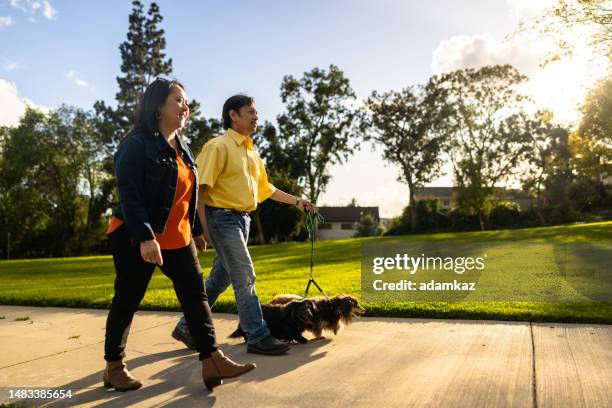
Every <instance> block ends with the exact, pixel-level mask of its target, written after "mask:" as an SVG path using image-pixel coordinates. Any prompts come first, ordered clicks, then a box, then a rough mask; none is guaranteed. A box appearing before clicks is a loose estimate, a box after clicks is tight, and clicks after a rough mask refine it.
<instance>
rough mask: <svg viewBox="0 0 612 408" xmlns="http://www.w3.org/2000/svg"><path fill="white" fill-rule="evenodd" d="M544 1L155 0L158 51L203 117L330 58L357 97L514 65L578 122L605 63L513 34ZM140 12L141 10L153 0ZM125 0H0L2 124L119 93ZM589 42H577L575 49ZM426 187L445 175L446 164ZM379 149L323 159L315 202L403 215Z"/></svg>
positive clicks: (533, 89) (274, 110) (558, 110)
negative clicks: (557, 52)
mask: <svg viewBox="0 0 612 408" xmlns="http://www.w3.org/2000/svg"><path fill="white" fill-rule="evenodd" d="M549 1H550V0H533V1H530V0H490V1H481V0H461V1H456V0H455V1H452V0H435V1H430V2H423V1H417V0H378V1H369V0H334V1H329V0H328V1H322V0H309V1H281V0H279V1H271V0H260V1H257V2H256V1H232V0H229V1H220V0H218V1H211V0H206V1H196V0H193V1H188V0H182V1H180V2H177V1H171V0H160V1H158V4H159V6H160V10H161V14H162V15H163V17H164V20H163V22H162V28H163V29H164V30H165V31H166V40H167V47H166V53H167V55H168V56H170V57H171V58H172V60H173V77H176V78H178V79H179V80H180V81H181V82H182V83H183V84H184V85H185V88H186V92H187V94H188V96H189V97H190V98H191V99H196V100H198V101H199V102H200V103H201V105H202V111H203V114H204V115H205V116H206V117H216V118H219V117H220V116H221V106H222V104H223V102H224V101H225V99H226V98H227V97H229V96H230V95H232V94H234V93H238V92H243V93H247V94H249V95H252V96H254V97H255V99H256V101H257V108H258V111H259V112H260V119H261V121H262V122H263V120H269V121H272V122H275V118H276V116H277V115H278V114H280V113H282V112H283V105H282V103H281V100H280V95H279V90H280V84H281V81H282V79H283V77H284V76H285V75H293V76H296V77H300V76H301V75H302V74H303V73H304V72H305V71H309V70H310V69H312V68H314V67H321V68H327V67H329V65H330V64H334V65H336V66H338V67H339V68H340V69H342V70H343V71H344V72H345V74H346V76H347V77H348V78H349V80H350V82H351V85H352V87H353V89H354V90H355V93H356V94H357V98H358V100H363V99H365V98H366V97H367V96H368V95H369V94H370V93H371V92H372V91H373V90H377V91H383V92H384V91H389V90H400V89H401V88H403V87H406V86H409V85H415V84H418V83H423V82H424V81H426V80H427V79H428V78H429V77H430V76H431V75H433V74H437V73H441V72H446V71H451V70H454V69H460V68H467V67H473V68H478V67H480V66H483V65H487V64H495V63H511V64H513V65H515V66H516V67H517V68H518V69H519V70H520V71H521V72H523V73H524V74H526V75H528V76H529V77H530V78H531V79H530V81H529V83H527V84H526V85H525V88H524V90H525V92H527V93H529V94H530V95H532V96H533V97H534V100H535V101H536V104H537V106H538V107H545V108H548V109H551V110H552V111H553V112H554V113H555V118H557V120H558V121H559V122H561V123H567V124H571V123H574V122H576V120H578V119H579V113H578V109H577V107H578V103H579V102H580V101H582V100H583V98H584V95H585V92H586V91H587V89H588V87H589V86H590V85H591V84H592V83H593V81H594V80H595V79H596V78H597V76H598V75H599V74H600V70H599V68H598V67H597V66H596V64H594V63H593V61H592V58H590V55H589V54H588V52H587V51H584V52H583V53H578V55H576V56H575V57H574V58H573V59H572V60H563V61H560V62H558V63H554V64H550V65H548V66H547V67H546V68H541V67H540V64H541V63H542V62H543V61H544V59H545V58H546V55H547V53H548V52H549V51H550V49H551V45H550V44H549V43H548V42H547V41H546V40H544V39H542V38H539V37H533V36H531V37H530V36H510V34H512V33H513V32H514V31H515V29H516V27H517V24H518V21H519V20H529V19H530V18H533V17H535V16H537V15H538V14H539V13H541V11H542V10H543V7H545V6H546V5H547V4H548V3H549ZM144 3H145V9H146V8H148V4H149V3H148V2H146V1H145V2H144ZM131 7H132V6H131V2H130V1H118V0H106V1H101V0H88V1H69V0H64V1H59V0H0V125H15V124H16V123H17V122H18V120H19V117H20V116H21V115H22V114H23V111H24V109H25V105H26V104H29V105H32V106H35V107H38V108H40V109H42V110H47V109H55V108H57V107H58V106H60V105H61V104H62V103H65V104H69V105H74V106H78V107H81V108H84V109H90V108H91V107H92V105H93V103H94V102H95V101H97V100H104V101H106V102H107V103H109V104H114V96H115V93H116V92H117V90H118V87H117V83H116V77H117V76H118V75H120V73H121V72H120V64H121V58H120V54H119V48H118V47H119V44H120V43H121V42H123V41H124V40H125V39H126V33H127V29H128V16H129V14H130V12H131ZM584 50H586V48H584ZM568 78H572V81H568V80H567V79H568ZM449 171H450V167H449V165H447V166H445V172H446V173H447V174H442V173H441V174H440V175H439V177H438V178H437V179H436V180H434V181H433V182H432V183H430V184H429V185H432V186H447V185H451V184H452V179H451V177H450V175H449V174H448V173H449ZM398 174H399V170H398V168H397V167H396V166H394V165H389V164H386V163H384V162H383V160H382V156H381V154H380V148H374V147H372V146H370V145H367V144H364V145H362V146H361V149H360V150H359V151H358V152H357V153H355V154H354V155H353V156H352V157H351V158H350V159H349V160H348V162H347V163H345V164H343V165H338V166H333V167H332V168H331V175H332V181H331V182H330V184H329V185H328V187H327V190H326V191H325V192H324V193H323V194H322V196H321V197H320V199H319V202H318V203H317V204H318V205H346V204H348V203H349V202H350V201H351V199H352V198H355V199H356V200H357V203H358V204H359V205H364V206H379V207H380V212H381V216H382V217H391V216H395V215H398V214H399V213H401V211H402V209H403V207H405V206H406V205H407V202H408V188H407V187H406V186H405V185H404V184H402V183H400V182H398V181H397V176H398Z"/></svg>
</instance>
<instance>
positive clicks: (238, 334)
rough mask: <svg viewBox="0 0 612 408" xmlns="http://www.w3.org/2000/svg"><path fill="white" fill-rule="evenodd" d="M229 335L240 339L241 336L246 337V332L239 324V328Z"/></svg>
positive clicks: (231, 337)
mask: <svg viewBox="0 0 612 408" xmlns="http://www.w3.org/2000/svg"><path fill="white" fill-rule="evenodd" d="M228 337H229V338H230V339H238V338H240V337H242V338H246V334H245V333H244V332H243V331H242V328H241V327H240V325H238V328H237V329H236V330H234V332H233V333H232V334H230V335H229V336H228Z"/></svg>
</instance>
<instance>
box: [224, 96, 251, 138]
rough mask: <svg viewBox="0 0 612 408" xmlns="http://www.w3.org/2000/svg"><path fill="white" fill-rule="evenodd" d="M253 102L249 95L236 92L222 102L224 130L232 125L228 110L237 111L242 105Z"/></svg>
mask: <svg viewBox="0 0 612 408" xmlns="http://www.w3.org/2000/svg"><path fill="white" fill-rule="evenodd" d="M253 102H255V99H253V98H252V97H250V96H247V95H243V94H238V95H234V96H231V97H230V98H229V99H228V100H227V101H225V103H224V104H223V128H224V129H225V130H227V129H229V128H231V127H232V118H230V114H229V113H230V111H232V110H233V111H236V113H238V112H239V111H240V108H242V107H243V106H248V105H252V104H253Z"/></svg>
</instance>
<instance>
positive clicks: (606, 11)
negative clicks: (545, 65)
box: [517, 0, 612, 62]
mask: <svg viewBox="0 0 612 408" xmlns="http://www.w3.org/2000/svg"><path fill="white" fill-rule="evenodd" d="M525 32H527V33H537V34H544V35H545V36H546V37H548V38H550V39H551V40H552V41H553V42H554V43H555V44H556V45H557V47H558V51H559V52H558V53H552V54H551V55H550V57H549V59H548V61H547V62H550V61H555V60H558V59H560V58H561V57H562V56H571V55H572V54H573V53H574V50H575V49H576V48H580V47H584V45H585V44H583V43H582V40H583V39H585V38H586V39H587V40H588V45H589V46H590V47H591V48H592V49H593V50H595V51H596V53H597V54H599V55H602V56H604V57H607V58H610V57H612V7H610V1H609V0H556V1H554V2H553V4H552V5H551V6H550V7H548V8H547V9H546V10H545V11H544V12H543V14H542V15H541V16H539V17H537V18H536V19H535V20H534V21H533V22H531V23H528V22H525V21H522V22H520V24H519V29H518V31H517V33H525ZM576 32H578V33H580V35H578V36H577V35H575V33H576Z"/></svg>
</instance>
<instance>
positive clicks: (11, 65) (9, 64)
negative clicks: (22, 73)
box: [2, 58, 23, 72]
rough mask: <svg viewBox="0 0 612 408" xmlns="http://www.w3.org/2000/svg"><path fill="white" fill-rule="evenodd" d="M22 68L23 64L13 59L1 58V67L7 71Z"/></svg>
mask: <svg viewBox="0 0 612 408" xmlns="http://www.w3.org/2000/svg"><path fill="white" fill-rule="evenodd" d="M19 68H23V66H22V65H21V64H19V63H17V62H15V61H10V60H8V59H6V58H2V69H3V70H5V71H8V72H11V71H14V70H16V69H19Z"/></svg>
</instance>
